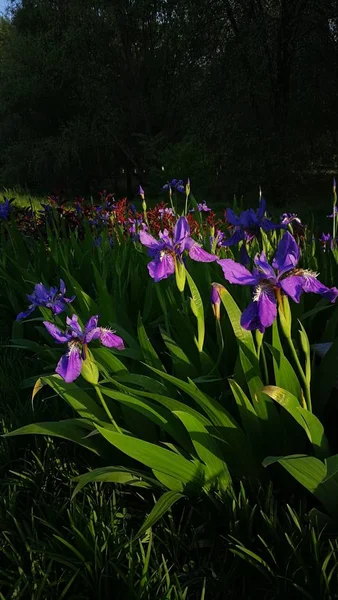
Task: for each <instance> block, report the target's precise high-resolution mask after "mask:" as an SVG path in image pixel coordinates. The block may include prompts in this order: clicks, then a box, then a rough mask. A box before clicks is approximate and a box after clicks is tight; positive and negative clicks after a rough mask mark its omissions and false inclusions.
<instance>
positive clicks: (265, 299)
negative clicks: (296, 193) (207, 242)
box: [218, 232, 338, 333]
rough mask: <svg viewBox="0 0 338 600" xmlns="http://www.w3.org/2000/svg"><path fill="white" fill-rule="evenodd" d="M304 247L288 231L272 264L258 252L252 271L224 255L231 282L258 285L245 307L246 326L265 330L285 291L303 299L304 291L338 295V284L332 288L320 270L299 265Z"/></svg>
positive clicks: (330, 297) (332, 297) (223, 263)
mask: <svg viewBox="0 0 338 600" xmlns="http://www.w3.org/2000/svg"><path fill="white" fill-rule="evenodd" d="M299 256H300V250H299V247H298V245H297V243H296V241H295V239H294V237H293V236H292V235H291V234H290V233H289V232H286V233H285V234H284V236H283V238H282V239H281V241H280V242H279V244H278V247H277V251H276V254H275V258H274V260H273V261H272V266H270V265H269V263H268V262H267V259H266V256H265V253H264V252H262V253H261V255H256V257H255V259H254V264H255V268H254V270H253V272H252V273H250V271H248V270H247V269H246V268H245V267H244V266H243V265H241V264H239V263H236V262H235V261H234V260H232V259H227V258H225V259H220V260H219V261H218V262H219V264H220V265H221V267H222V269H223V274H224V277H225V279H227V280H228V281H229V282H230V283H237V284H239V285H251V286H253V287H254V295H253V301H252V302H250V304H249V306H248V307H247V308H246V309H245V310H244V311H243V313H242V316H241V325H242V327H243V328H244V329H249V330H254V329H259V331H261V332H262V333H264V331H265V328H266V327H270V325H272V323H273V321H274V320H275V318H276V315H277V299H278V298H280V294H281V293H284V294H286V295H287V296H289V297H290V298H292V300H294V301H295V302H299V300H300V297H301V294H302V292H313V293H314V294H320V295H321V296H323V297H324V298H327V299H328V300H330V301H331V302H335V300H336V298H337V296H338V290H337V288H335V287H334V288H328V287H326V286H325V285H323V284H322V283H320V281H318V279H317V274H316V273H314V272H313V271H309V270H307V269H300V268H297V263H298V261H299Z"/></svg>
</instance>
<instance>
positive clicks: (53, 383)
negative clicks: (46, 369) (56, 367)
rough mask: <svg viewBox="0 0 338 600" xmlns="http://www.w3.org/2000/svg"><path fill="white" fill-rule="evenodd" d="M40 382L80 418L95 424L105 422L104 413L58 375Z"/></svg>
mask: <svg viewBox="0 0 338 600" xmlns="http://www.w3.org/2000/svg"><path fill="white" fill-rule="evenodd" d="M41 381H42V383H45V384H47V385H49V386H50V387H51V388H52V389H53V390H54V392H56V393H57V394H58V395H59V396H61V398H63V400H65V401H66V402H67V403H68V404H69V405H70V406H71V407H72V408H73V409H74V410H75V411H76V412H77V413H78V414H79V415H80V417H83V418H85V419H90V420H92V421H97V422H99V421H105V420H106V418H107V417H106V413H105V411H104V410H103V409H102V408H101V407H100V406H99V405H98V404H97V403H96V402H95V400H93V399H92V398H91V397H90V396H89V394H87V392H85V391H84V390H83V389H82V388H80V387H79V386H77V385H76V384H75V383H66V382H65V381H64V380H63V379H62V377H60V376H59V375H49V376H47V377H41Z"/></svg>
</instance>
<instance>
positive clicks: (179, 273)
mask: <svg viewBox="0 0 338 600" xmlns="http://www.w3.org/2000/svg"><path fill="white" fill-rule="evenodd" d="M186 276H187V274H186V270H185V266H184V263H183V262H181V261H180V260H175V277H176V285H177V287H178V289H179V291H180V292H183V290H184V288H185V281H186Z"/></svg>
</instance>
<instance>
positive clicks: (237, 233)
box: [223, 198, 285, 246]
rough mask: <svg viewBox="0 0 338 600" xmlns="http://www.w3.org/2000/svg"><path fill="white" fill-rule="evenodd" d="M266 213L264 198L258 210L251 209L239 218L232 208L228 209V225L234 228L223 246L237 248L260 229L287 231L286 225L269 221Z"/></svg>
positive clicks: (242, 213)
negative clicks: (247, 236)
mask: <svg viewBox="0 0 338 600" xmlns="http://www.w3.org/2000/svg"><path fill="white" fill-rule="evenodd" d="M265 211H266V202H265V200H264V198H261V199H260V202H259V207H258V209H257V210H254V209H253V208H249V210H244V211H243V212H241V214H240V215H239V217H238V216H237V215H235V213H234V211H233V210H232V209H231V208H227V210H226V217H227V221H228V223H230V225H232V226H233V231H232V235H231V237H230V238H229V239H228V240H225V242H223V246H235V245H237V244H238V243H239V242H240V241H241V240H244V239H246V235H248V234H250V235H251V237H254V236H255V235H256V234H257V232H258V231H259V229H263V231H271V230H272V229H285V225H283V224H277V223H273V222H272V221H270V219H267V218H266V217H265V216H264V214H265Z"/></svg>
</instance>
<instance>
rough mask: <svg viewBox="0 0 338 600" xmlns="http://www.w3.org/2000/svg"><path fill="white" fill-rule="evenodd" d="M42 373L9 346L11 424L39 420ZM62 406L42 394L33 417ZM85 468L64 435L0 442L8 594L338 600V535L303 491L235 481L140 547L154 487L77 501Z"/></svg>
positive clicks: (4, 373) (98, 493)
mask: <svg viewBox="0 0 338 600" xmlns="http://www.w3.org/2000/svg"><path fill="white" fill-rule="evenodd" d="M34 369H35V370H36V369H37V365H36V364H34V359H31V360H30V361H26V360H25V357H24V354H23V353H22V351H21V350H15V349H12V348H2V352H1V355H0V377H1V380H2V381H3V382H4V383H5V385H4V386H2V388H1V403H0V406H1V409H0V410H1V419H2V423H3V430H4V431H6V430H7V429H12V428H13V427H14V426H18V425H19V424H25V423H26V422H30V421H31V420H32V407H31V402H30V391H29V390H27V389H25V388H24V387H21V386H20V382H22V381H23V380H24V379H25V378H26V377H27V375H28V374H29V373H31V372H32V370H33V371H34ZM63 410H65V409H64V405H63V403H62V404H60V403H59V402H58V401H57V400H56V399H53V398H45V400H44V401H43V400H41V399H39V400H38V401H37V402H36V404H35V411H36V412H35V414H34V420H42V419H43V420H45V419H46V418H49V416H50V415H54V417H55V415H56V417H55V418H60V416H61V417H62V414H61V415H60V412H62V411H63ZM79 465H80V470H81V472H85V471H86V470H87V469H88V468H90V457H89V456H88V454H87V453H86V451H85V450H82V449H80V448H78V447H75V446H74V445H73V444H70V443H68V442H66V441H63V440H55V439H54V440H52V439H51V438H44V437H38V436H37V437H32V436H27V437H17V438H10V439H3V440H1V441H0V482H1V483H0V531H1V533H0V590H1V594H0V598H1V599H4V598H6V599H13V600H14V598H15V599H20V598H29V599H31V600H39V599H40V600H41V599H47V598H48V600H54V599H55V600H57V599H61V598H67V599H70V600H85V599H86V600H87V599H91V598H100V599H103V600H105V599H107V600H108V599H109V598H111V593H112V590H114V597H115V598H117V599H118V600H119V599H121V600H122V599H123V600H124V599H127V600H153V599H154V598H156V600H207V599H208V598H210V599H215V600H225V599H228V600H235V599H238V598H246V599H247V600H254V599H255V598H257V597H260V598H261V599H263V600H264V599H266V600H268V599H269V600H272V599H275V598H276V599H277V598H281V599H284V598H286V597H287V598H291V599H299V598H310V599H313V600H319V599H322V598H323V599H327V600H330V599H331V598H332V599H333V598H336V597H337V593H338V587H337V572H336V569H337V565H338V538H337V537H336V535H335V532H329V531H321V529H320V527H319V526H318V525H317V524H316V523H315V522H311V520H309V518H308V515H307V508H306V498H303V500H301V501H298V503H296V502H295V500H294V499H293V498H292V497H291V498H289V497H288V494H287V491H286V492H283V490H280V491H278V490H275V491H273V490H272V487H271V486H264V487H256V488H255V489H252V488H250V486H249V485H248V483H246V482H245V481H243V482H236V483H235V490H234V491H233V490H230V491H229V492H228V493H227V494H225V495H224V496H214V498H213V500H212V502H209V501H207V500H205V501H202V502H201V501H200V502H198V501H196V503H195V504H191V503H190V502H189V501H188V500H186V501H183V502H181V503H180V504H178V505H177V506H176V507H175V508H174V509H173V511H172V512H171V513H170V514H168V515H167V516H166V517H165V518H164V519H163V520H162V521H161V522H159V523H158V524H157V525H156V527H155V528H154V530H153V532H152V533H151V534H150V532H148V533H147V534H146V535H144V536H143V537H142V538H141V540H138V541H137V542H135V543H133V542H132V539H133V535H134V534H135V532H136V531H137V530H138V528H139V526H140V524H141V523H142V522H143V519H144V514H145V512H149V511H150V509H151V507H152V506H153V501H154V500H153V497H152V495H151V493H150V492H143V491H142V492H138V491H135V488H134V491H133V492H132V493H130V492H129V491H128V490H126V489H125V488H123V489H122V488H119V486H113V485H111V484H92V485H90V486H88V487H86V488H84V490H82V491H81V492H80V493H79V494H78V495H77V496H76V497H75V499H74V500H72V498H71V495H72V491H73V489H74V484H73V483H72V478H73V477H75V476H76V475H78V472H79Z"/></svg>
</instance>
